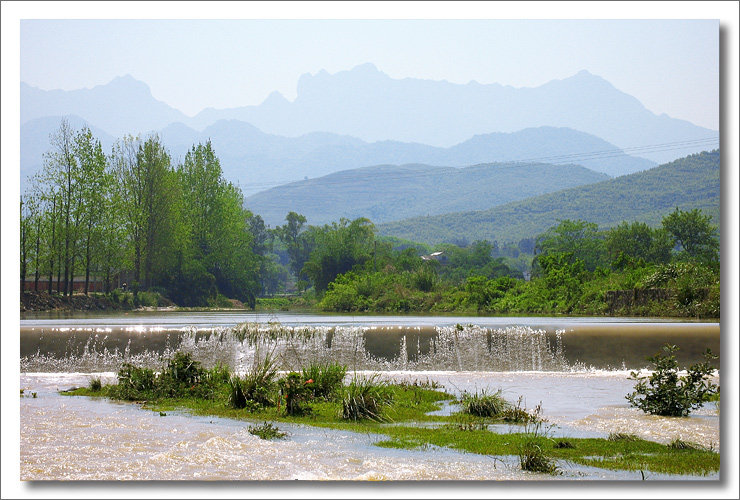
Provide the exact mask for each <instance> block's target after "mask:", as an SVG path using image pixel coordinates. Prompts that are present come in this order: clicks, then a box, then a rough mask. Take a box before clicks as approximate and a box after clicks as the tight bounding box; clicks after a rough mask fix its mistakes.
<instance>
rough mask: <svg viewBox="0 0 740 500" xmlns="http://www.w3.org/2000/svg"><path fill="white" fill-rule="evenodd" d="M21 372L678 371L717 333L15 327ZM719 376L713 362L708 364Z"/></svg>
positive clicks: (679, 327) (687, 328)
mask: <svg viewBox="0 0 740 500" xmlns="http://www.w3.org/2000/svg"><path fill="white" fill-rule="evenodd" d="M20 335H21V343H20V345H21V353H20V354H21V366H20V368H21V372H26V373H30V372H87V373H89V372H115V371H117V370H118V369H119V368H120V366H121V364H122V363H123V362H129V363H133V364H137V365H141V366H147V367H151V368H153V369H156V368H159V367H161V366H162V361H163V359H167V358H169V357H171V356H172V355H173V354H174V353H175V352H176V351H186V352H190V353H192V354H193V356H194V358H195V359H197V360H199V361H201V363H203V365H204V366H206V367H211V366H215V365H216V364H221V365H226V366H229V367H230V368H232V369H234V370H236V371H246V370H248V369H249V368H250V367H251V366H252V363H254V362H255V360H256V359H259V358H260V356H264V355H265V354H266V353H268V352H269V353H271V354H273V355H274V356H276V357H277V359H278V360H279V363H280V367H281V369H284V370H299V369H300V368H301V367H302V366H304V365H306V364H308V363H309V362H312V361H319V362H326V361H332V362H338V363H341V364H344V365H346V366H347V367H348V368H349V369H351V370H378V371H393V370H409V371H422V370H439V371H487V372H506V371H529V372H567V371H581V370H590V369H599V370H624V369H641V368H648V367H649V363H648V362H647V361H646V358H647V357H648V356H651V355H654V354H656V353H658V352H659V351H660V349H661V347H662V346H663V345H664V344H666V343H670V344H675V345H677V346H679V348H680V350H679V351H678V353H677V356H676V357H677V360H678V361H679V363H680V364H681V365H682V366H684V367H685V366H688V365H689V364H693V363H697V362H700V361H703V353H704V352H705V351H706V349H707V348H709V349H711V350H712V352H713V353H714V354H717V355H719V354H720V335H719V324H712V323H693V324H692V323H676V324H672V323H665V324H664V323H658V324H650V323H624V324H588V325H573V326H571V327H565V328H561V327H552V326H545V327H541V328H538V327H533V326H529V325H528V326H502V327H484V326H479V325H475V324H466V325H462V324H457V325H446V326H431V325H428V326H423V325H413V326H408V325H398V326H388V325H383V326H378V325H366V326H357V325H283V324H280V323H274V322H272V323H271V322H268V323H251V322H247V323H240V324H237V325H235V326H216V327H209V328H198V327H196V326H186V327H181V328H175V327H171V326H170V327H161V326H148V327H145V326H114V327H105V326H86V327H59V328H57V327H47V328H38V327H22V328H21V332H20ZM713 365H714V366H715V367H717V368H719V366H720V365H719V359H717V360H715V361H714V362H713Z"/></svg>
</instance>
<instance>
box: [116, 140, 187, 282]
mask: <svg viewBox="0 0 740 500" xmlns="http://www.w3.org/2000/svg"><path fill="white" fill-rule="evenodd" d="M111 164H112V168H113V175H114V179H115V183H116V187H117V189H118V190H119V191H118V193H117V196H118V197H119V199H120V202H121V203H120V206H121V209H122V210H121V221H122V223H123V226H124V231H125V234H126V240H125V241H126V243H127V244H128V248H129V251H130V253H131V255H132V257H131V261H132V263H133V272H134V283H133V284H132V285H137V284H140V285H141V286H142V287H143V288H144V289H147V288H149V287H151V286H152V285H153V284H154V283H155V282H156V280H157V278H163V277H164V276H163V275H164V273H165V272H166V270H167V269H168V267H169V265H168V264H169V263H170V262H172V261H173V259H174V252H173V250H174V245H177V243H179V242H180V241H181V239H180V238H178V236H177V234H176V230H175V227H176V226H175V223H176V221H177V220H178V217H177V214H178V212H179V186H178V183H177V177H176V175H175V171H174V169H173V168H172V165H171V161H170V156H169V154H168V153H167V151H166V150H165V148H164V146H163V145H162V143H161V141H160V139H159V137H158V136H156V135H152V136H150V137H149V138H147V139H146V141H142V140H141V139H140V138H138V137H137V138H134V137H132V136H126V137H124V139H123V140H122V141H118V142H117V143H116V144H115V146H114V149H113V154H112V156H111ZM134 289H135V292H136V286H134Z"/></svg>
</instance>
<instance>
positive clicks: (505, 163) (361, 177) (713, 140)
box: [240, 137, 719, 191]
mask: <svg viewBox="0 0 740 500" xmlns="http://www.w3.org/2000/svg"><path fill="white" fill-rule="evenodd" d="M696 147H706V148H711V149H716V148H718V147H719V138H717V137H707V138H703V139H692V140H686V141H677V142H667V143H661V144H651V145H645V146H634V147H630V148H623V149H608V150H601V151H590V152H585V153H571V154H564V155H556V156H541V157H531V158H517V159H506V160H500V161H495V162H491V163H487V164H482V163H480V164H477V165H471V166H467V167H450V166H439V165H437V166H434V165H429V166H430V167H433V168H439V169H440V170H443V171H441V172H440V173H443V174H447V173H451V172H453V169H454V170H466V169H474V168H481V169H487V168H489V167H490V165H491V164H494V165H495V164H500V166H499V167H498V168H500V169H516V168H519V167H521V164H532V163H545V164H552V165H561V164H569V163H574V164H578V162H579V161H580V162H584V161H593V160H600V159H609V158H619V157H626V156H632V155H634V154H646V153H658V152H665V151H677V150H680V149H688V148H696ZM384 165H387V164H381V165H373V166H384ZM407 165H408V164H406V165H391V166H394V167H404V166H407ZM363 168H369V167H358V168H356V169H347V170H340V171H337V172H332V173H329V174H326V175H324V176H322V177H316V178H313V179H311V180H312V181H316V180H317V179H322V181H321V183H322V185H327V184H328V185H331V184H342V183H345V182H346V181H347V179H340V178H334V179H327V177H330V176H335V175H336V174H338V173H343V174H345V175H347V176H348V177H350V178H351V180H353V181H355V182H362V181H371V180H379V179H384V180H394V179H398V180H403V179H408V178H414V177H419V176H426V175H428V174H429V173H430V172H429V170H426V169H425V170H423V171H407V172H398V171H394V172H375V173H368V174H359V173H357V172H353V171H356V170H360V169H363ZM468 171H469V170H468ZM350 172H351V173H350ZM304 180H305V179H295V180H286V181H283V182H281V181H275V182H255V183H248V184H245V185H240V187H241V189H242V191H245V190H248V191H262V190H266V189H270V188H274V187H279V186H287V185H290V184H296V183H299V182H303V181H304Z"/></svg>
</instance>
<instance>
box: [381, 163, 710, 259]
mask: <svg viewBox="0 0 740 500" xmlns="http://www.w3.org/2000/svg"><path fill="white" fill-rule="evenodd" d="M719 198H720V152H719V150H714V151H711V152H702V153H698V154H695V155H691V156H688V157H685V158H681V159H678V160H675V161H673V162H671V163H667V164H664V165H661V166H658V167H655V168H652V169H650V170H646V171H644V172H638V173H635V174H630V175H625V176H622V177H618V178H615V179H610V180H606V181H603V182H598V183H595V184H589V185H584V186H579V187H573V188H569V189H564V190H562V191H557V192H553V193H548V194H544V195H540V196H535V197H532V198H528V199H525V200H521V201H515V202H512V203H507V204H505V205H501V206H498V207H495V208H492V209H489V210H484V211H470V212H456V213H449V214H445V215H439V216H432V217H414V218H410V219H405V220H402V221H397V222H389V223H386V224H379V225H378V226H377V227H378V233H379V234H380V235H382V236H395V237H398V238H404V239H408V240H412V241H419V242H423V243H427V244H429V245H434V244H437V243H442V242H451V241H460V240H468V241H475V240H489V241H494V240H497V241H499V242H507V241H510V242H516V241H519V240H520V239H522V238H529V237H532V236H536V235H538V234H540V233H542V232H544V231H546V230H547V229H548V228H550V227H552V226H555V225H557V223H558V222H557V221H558V220H563V219H571V220H577V219H580V220H585V221H588V222H595V223H597V224H598V225H599V227H600V228H601V229H605V228H607V227H611V226H614V225H617V224H619V223H620V222H622V221H642V222H645V223H647V224H649V225H655V226H657V225H659V224H660V222H661V219H662V217H663V216H665V215H667V214H668V213H669V212H671V211H673V210H674V209H675V208H676V207H678V208H680V209H682V210H690V209H694V208H699V209H701V210H703V211H704V212H705V213H707V214H709V215H711V216H712V218H713V221H714V223H715V224H716V225H717V226H718V227H719V213H720V199H719Z"/></svg>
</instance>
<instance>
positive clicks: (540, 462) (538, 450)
mask: <svg viewBox="0 0 740 500" xmlns="http://www.w3.org/2000/svg"><path fill="white" fill-rule="evenodd" d="M546 424H547V420H545V419H544V418H542V404H541V403H540V404H539V405H537V407H536V408H535V409H534V410H533V411H532V420H530V421H529V422H527V423H525V425H524V440H523V441H522V442H521V443H520V444H519V446H518V456H519V466H520V467H521V468H522V470H525V471H529V472H542V473H545V474H553V475H556V474H560V469H559V468H558V466H557V465H556V464H555V460H553V459H552V458H551V457H550V456H548V455H547V454H546V453H545V451H544V450H543V449H542V443H543V442H545V441H546V440H547V439H546V438H549V433H550V429H551V428H552V425H546ZM566 447H567V446H566Z"/></svg>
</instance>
